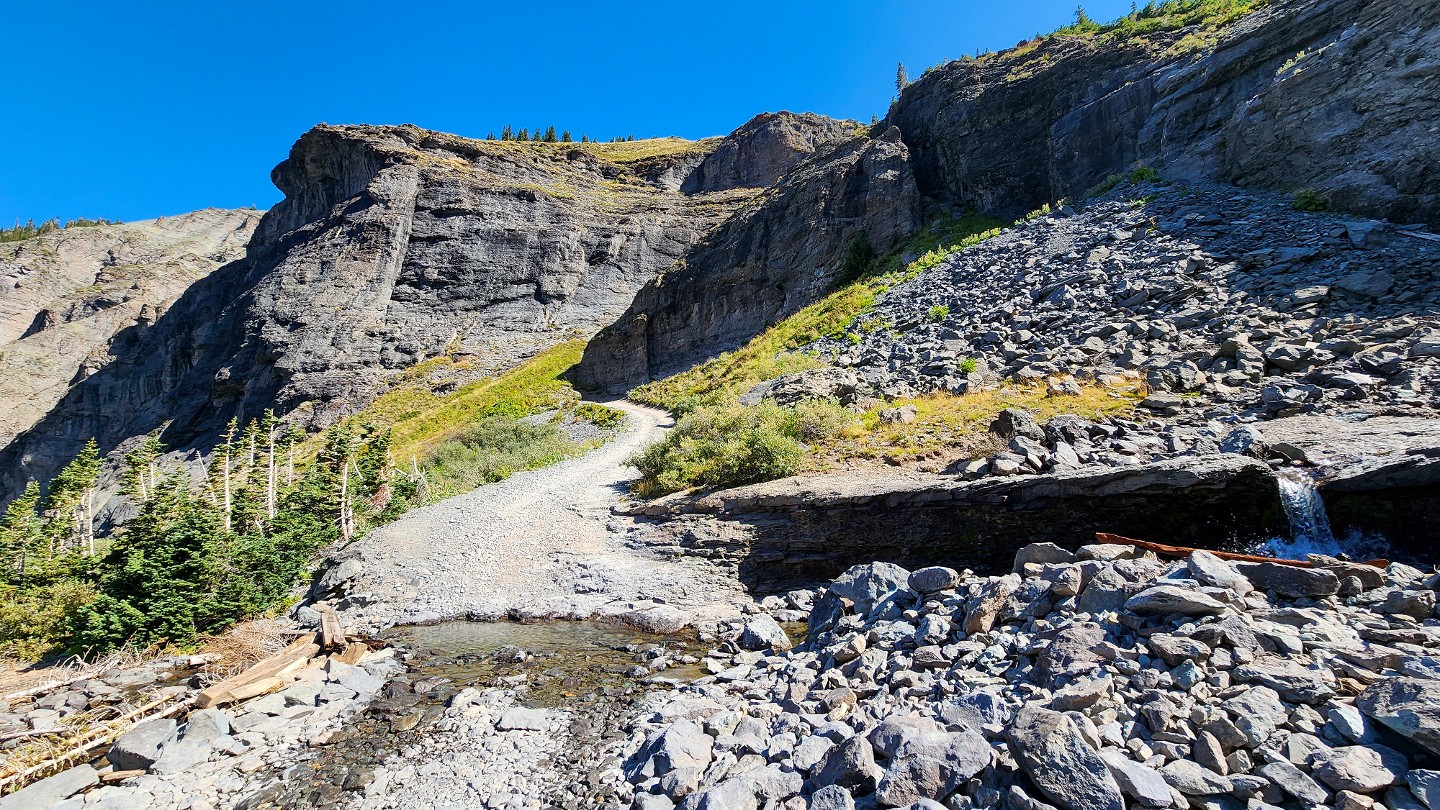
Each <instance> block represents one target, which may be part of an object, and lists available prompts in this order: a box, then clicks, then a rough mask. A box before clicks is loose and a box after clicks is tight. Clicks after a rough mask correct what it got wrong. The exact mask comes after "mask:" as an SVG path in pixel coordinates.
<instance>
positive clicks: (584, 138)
mask: <svg viewBox="0 0 1440 810" xmlns="http://www.w3.org/2000/svg"><path fill="white" fill-rule="evenodd" d="M580 142H581V143H589V142H590V136H589V135H581V136H580Z"/></svg>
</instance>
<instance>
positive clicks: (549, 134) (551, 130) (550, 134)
mask: <svg viewBox="0 0 1440 810" xmlns="http://www.w3.org/2000/svg"><path fill="white" fill-rule="evenodd" d="M556 140H557V139H556V137H555V125H554V124H551V125H550V126H548V127H546V128H545V143H555V142H556Z"/></svg>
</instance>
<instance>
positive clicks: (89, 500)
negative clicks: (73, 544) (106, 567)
mask: <svg viewBox="0 0 1440 810" xmlns="http://www.w3.org/2000/svg"><path fill="white" fill-rule="evenodd" d="M85 547H86V551H87V553H88V554H89V555H90V556H92V557H93V556H95V488H94V487H91V488H89V489H87V490H85Z"/></svg>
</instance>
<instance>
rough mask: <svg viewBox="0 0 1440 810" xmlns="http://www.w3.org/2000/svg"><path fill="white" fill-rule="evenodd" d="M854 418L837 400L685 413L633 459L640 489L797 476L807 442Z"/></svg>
mask: <svg viewBox="0 0 1440 810" xmlns="http://www.w3.org/2000/svg"><path fill="white" fill-rule="evenodd" d="M854 419H855V417H854V416H853V415H851V414H850V413H849V412H848V411H846V410H845V409H844V408H842V407H841V406H840V405H839V404H838V403H835V402H833V401H820V400H817V401H810V402H804V403H801V404H800V405H799V406H797V407H796V408H784V407H781V406H779V405H776V404H774V403H771V402H765V403H762V404H760V405H757V406H754V407H744V406H740V405H731V406H714V405H712V406H706V407H702V408H699V409H697V410H695V411H693V412H691V413H690V414H689V415H687V416H685V417H684V418H682V419H681V420H680V422H679V424H677V425H676V426H675V429H674V430H672V431H670V434H669V435H668V436H666V437H665V440H664V441H662V442H660V443H659V444H655V445H651V446H650V447H649V448H648V449H646V450H645V451H644V452H642V453H640V454H639V455H637V456H635V457H634V458H632V459H631V460H630V463H631V464H632V465H633V466H634V467H635V468H636V469H638V470H639V471H640V475H641V478H640V481H639V482H638V483H637V485H636V487H635V491H636V493H637V494H638V495H640V496H642V497H647V498H653V497H656V496H659V495H665V494H668V493H671V492H679V491H681V490H684V489H691V488H694V487H703V488H714V489H723V488H726V487H735V486H741V485H743V484H753V483H757V482H760V481H770V480H774V479H776V478H784V477H785V476H788V475H794V474H795V473H797V472H799V471H800V467H801V464H802V462H803V461H804V459H805V448H804V446H803V444H802V443H803V442H806V441H819V440H821V439H824V438H827V437H829V436H832V435H834V434H836V433H838V432H839V431H841V430H843V429H844V428H845V426H846V424H848V423H849V422H853V421H854Z"/></svg>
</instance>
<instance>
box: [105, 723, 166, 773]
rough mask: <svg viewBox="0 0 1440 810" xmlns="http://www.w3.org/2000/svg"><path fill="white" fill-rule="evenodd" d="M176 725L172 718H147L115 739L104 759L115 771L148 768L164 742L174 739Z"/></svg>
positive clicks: (163, 745) (157, 756) (158, 754)
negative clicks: (108, 761)
mask: <svg viewBox="0 0 1440 810" xmlns="http://www.w3.org/2000/svg"><path fill="white" fill-rule="evenodd" d="M176 726H177V723H176V722H175V721H174V720H169V719H165V720H147V721H145V722H144V723H141V724H139V725H137V726H135V727H134V728H132V729H130V730H129V731H127V732H125V734H123V735H122V736H121V737H120V739H118V740H116V741H115V744H114V745H112V746H110V753H109V754H108V755H106V759H108V760H110V764H111V765H114V766H115V770H117V771H143V770H148V769H149V768H150V766H151V765H153V764H155V760H157V759H159V758H160V750H161V749H162V748H164V747H165V744H166V743H168V742H170V741H171V740H173V739H175V729H176Z"/></svg>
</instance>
